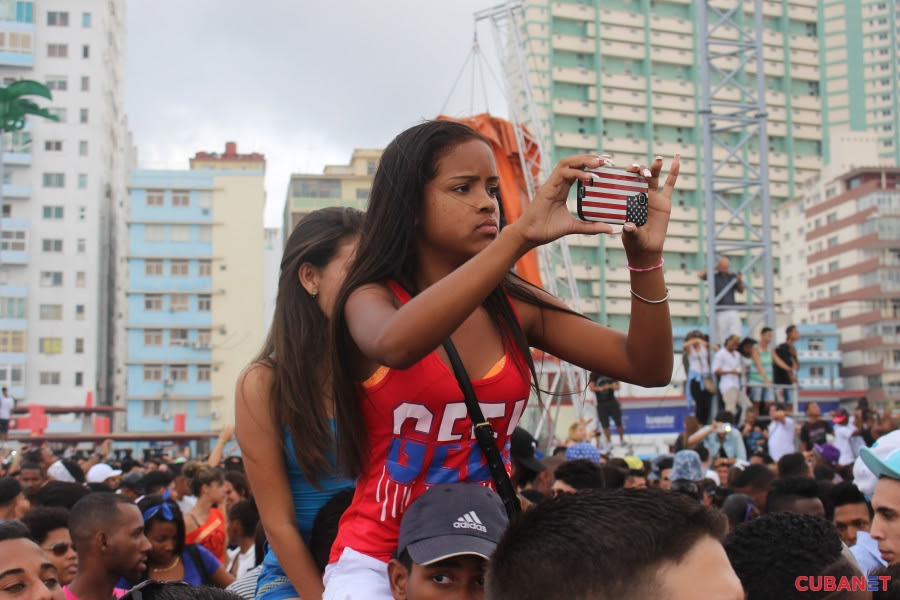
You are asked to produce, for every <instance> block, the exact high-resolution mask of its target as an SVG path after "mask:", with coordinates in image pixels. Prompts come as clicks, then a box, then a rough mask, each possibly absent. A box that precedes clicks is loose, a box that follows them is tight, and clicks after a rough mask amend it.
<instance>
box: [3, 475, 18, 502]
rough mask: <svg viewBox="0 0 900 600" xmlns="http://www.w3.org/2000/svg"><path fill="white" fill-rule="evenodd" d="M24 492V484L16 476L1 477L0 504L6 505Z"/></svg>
mask: <svg viewBox="0 0 900 600" xmlns="http://www.w3.org/2000/svg"><path fill="white" fill-rule="evenodd" d="M21 493H22V484H20V483H19V481H18V480H17V479H16V478H15V477H0V505H6V504H9V503H10V502H12V501H13V500H15V499H16V496H18V495H19V494H21Z"/></svg>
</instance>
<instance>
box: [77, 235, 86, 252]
mask: <svg viewBox="0 0 900 600" xmlns="http://www.w3.org/2000/svg"><path fill="white" fill-rule="evenodd" d="M86 249H87V240H86V239H84V238H78V240H77V241H76V242H75V250H76V252H78V254H84V252H85V250H86Z"/></svg>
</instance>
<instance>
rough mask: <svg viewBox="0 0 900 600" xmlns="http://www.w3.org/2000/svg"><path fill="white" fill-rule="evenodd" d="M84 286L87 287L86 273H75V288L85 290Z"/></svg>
mask: <svg viewBox="0 0 900 600" xmlns="http://www.w3.org/2000/svg"><path fill="white" fill-rule="evenodd" d="M84 286H85V274H84V271H76V272H75V287H80V288H83V287H84Z"/></svg>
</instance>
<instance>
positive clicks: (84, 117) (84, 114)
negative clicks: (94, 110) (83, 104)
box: [78, 108, 88, 125]
mask: <svg viewBox="0 0 900 600" xmlns="http://www.w3.org/2000/svg"><path fill="white" fill-rule="evenodd" d="M78 122H79V123H81V124H82V125H83V124H85V123H87V122H88V109H86V108H82V109H79V110H78Z"/></svg>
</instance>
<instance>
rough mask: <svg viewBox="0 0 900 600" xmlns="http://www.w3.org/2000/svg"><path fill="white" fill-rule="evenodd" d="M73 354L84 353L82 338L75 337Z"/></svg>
mask: <svg viewBox="0 0 900 600" xmlns="http://www.w3.org/2000/svg"><path fill="white" fill-rule="evenodd" d="M75 354H84V338H75Z"/></svg>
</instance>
